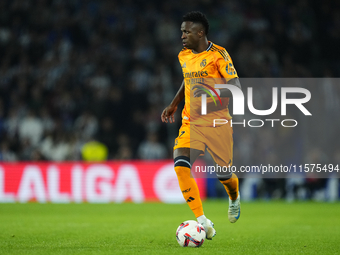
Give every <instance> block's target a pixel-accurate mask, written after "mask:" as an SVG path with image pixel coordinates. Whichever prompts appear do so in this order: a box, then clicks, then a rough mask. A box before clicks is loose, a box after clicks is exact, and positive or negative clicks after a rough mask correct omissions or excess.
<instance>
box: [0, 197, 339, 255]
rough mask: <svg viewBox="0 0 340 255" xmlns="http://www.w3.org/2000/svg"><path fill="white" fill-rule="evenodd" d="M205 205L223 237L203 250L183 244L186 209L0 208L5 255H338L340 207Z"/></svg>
mask: <svg viewBox="0 0 340 255" xmlns="http://www.w3.org/2000/svg"><path fill="white" fill-rule="evenodd" d="M241 208H242V210H241V217H240V220H239V221H238V222H237V223H235V224H231V223H229V222H228V218H227V202H226V201H224V200H217V201H212V200H210V201H206V202H204V210H205V213H206V215H207V216H208V217H209V218H210V219H211V220H212V221H213V222H214V223H215V228H216V231H217V235H216V237H215V238H214V240H213V241H208V240H206V241H205V242H204V244H203V246H202V247H200V248H182V247H180V246H179V245H178V244H177V241H176V238H175V231H176V228H177V227H178V225H179V224H180V223H181V222H182V221H184V220H189V219H194V217H193V214H192V212H191V211H190V209H189V207H188V206H187V205H185V204H180V205H171V204H170V205H169V204H161V203H145V204H131V203H126V204H35V203H30V204H0V254H16V255H20V254H44V255H47V254H210V255H211V254H339V253H340V204H339V203H334V204H329V203H312V202H303V203H302V202H301V203H291V204H288V203H284V202H251V203H242V207H241Z"/></svg>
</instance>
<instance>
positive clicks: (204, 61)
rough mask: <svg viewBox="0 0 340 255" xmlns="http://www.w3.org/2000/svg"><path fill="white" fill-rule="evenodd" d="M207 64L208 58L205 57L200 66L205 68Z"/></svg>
mask: <svg viewBox="0 0 340 255" xmlns="http://www.w3.org/2000/svg"><path fill="white" fill-rule="evenodd" d="M206 64H207V60H206V59H203V60H202V62H201V64H200V66H201V67H202V68H203V67H205V66H206Z"/></svg>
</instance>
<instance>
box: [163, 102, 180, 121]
mask: <svg viewBox="0 0 340 255" xmlns="http://www.w3.org/2000/svg"><path fill="white" fill-rule="evenodd" d="M176 110H177V106H172V105H169V106H168V107H166V108H165V109H164V110H163V112H162V115H161V119H162V122H165V123H168V122H170V123H174V122H175V116H174V114H175V112H176Z"/></svg>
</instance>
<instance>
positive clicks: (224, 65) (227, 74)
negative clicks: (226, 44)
mask: <svg viewBox="0 0 340 255" xmlns="http://www.w3.org/2000/svg"><path fill="white" fill-rule="evenodd" d="M216 54H217V58H216V65H217V69H218V72H219V73H220V74H221V76H222V77H223V78H225V79H227V80H231V79H233V78H236V77H238V75H237V72H236V69H235V67H234V65H233V61H232V60H231V58H230V56H229V54H228V52H227V51H226V50H219V51H218V52H217V53H216Z"/></svg>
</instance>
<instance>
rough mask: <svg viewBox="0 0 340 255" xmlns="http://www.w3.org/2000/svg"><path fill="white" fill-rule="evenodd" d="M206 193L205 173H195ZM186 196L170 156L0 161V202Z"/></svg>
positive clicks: (174, 199)
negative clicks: (99, 160)
mask: <svg viewBox="0 0 340 255" xmlns="http://www.w3.org/2000/svg"><path fill="white" fill-rule="evenodd" d="M196 181H197V184H198V186H199V189H200V193H201V197H202V198H205V195H206V188H205V180H204V179H196ZM31 201H36V202H40V203H44V202H52V203H70V202H75V203H81V202H89V203H109V202H117V203H119V202H126V201H131V202H136V203H141V202H144V201H161V202H164V203H182V202H185V201H184V199H183V197H182V193H181V191H180V188H179V186H178V181H177V177H176V173H175V171H174V169H173V161H170V160H169V161H132V162H131V161H129V162H124V161H121V162H117V161H115V162H105V163H83V162H62V163H56V162H44V163H40V162H39V163H38V162H25V163H3V164H0V202H22V203H25V202H31Z"/></svg>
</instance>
